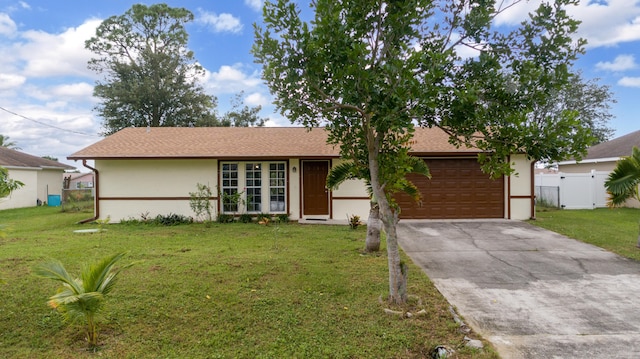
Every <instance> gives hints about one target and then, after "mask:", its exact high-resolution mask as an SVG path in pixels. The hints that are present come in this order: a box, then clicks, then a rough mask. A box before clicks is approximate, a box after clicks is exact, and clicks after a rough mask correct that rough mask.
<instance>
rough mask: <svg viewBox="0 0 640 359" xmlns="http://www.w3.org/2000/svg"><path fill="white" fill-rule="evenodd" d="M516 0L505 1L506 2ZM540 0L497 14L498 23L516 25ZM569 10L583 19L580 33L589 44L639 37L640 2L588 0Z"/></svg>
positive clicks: (579, 35)
mask: <svg viewBox="0 0 640 359" xmlns="http://www.w3.org/2000/svg"><path fill="white" fill-rule="evenodd" d="M514 1H516V0H508V1H505V5H510V4H513V3H514ZM540 3H541V0H530V1H523V2H520V3H518V4H515V5H514V6H512V7H510V8H508V9H507V10H505V11H504V12H503V13H502V14H500V15H499V16H497V17H496V19H495V22H496V24H497V25H507V26H513V25H517V24H519V23H520V22H521V21H523V20H526V19H527V14H528V13H530V12H533V11H535V9H536V8H537V7H538V6H540ZM567 12H568V13H569V15H570V16H572V17H573V18H575V19H577V20H580V21H582V23H581V24H580V26H579V28H578V32H577V36H578V37H582V38H584V39H586V40H587V42H588V44H587V47H591V48H593V47H601V46H613V45H616V44H619V43H622V42H631V41H636V40H640V3H639V2H638V1H630V0H608V1H606V2H604V1H597V2H596V1H587V0H582V1H580V2H579V4H578V5H577V6H568V7H567Z"/></svg>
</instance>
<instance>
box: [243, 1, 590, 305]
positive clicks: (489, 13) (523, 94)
mask: <svg viewBox="0 0 640 359" xmlns="http://www.w3.org/2000/svg"><path fill="white" fill-rule="evenodd" d="M518 2H520V1H515V2H514V3H513V4H511V5H506V7H510V6H517V5H518ZM577 2H578V1H577V0H555V1H551V2H544V3H542V4H541V5H540V6H539V8H538V9H537V10H536V11H535V12H534V13H532V14H530V17H529V19H528V20H526V21H524V22H523V23H522V24H521V25H520V26H517V27H515V28H513V29H508V30H504V31H500V30H502V29H493V28H492V22H493V20H494V19H495V17H496V16H498V14H499V13H501V12H502V11H504V10H505V8H506V7H501V6H503V4H504V3H503V2H498V3H496V2H495V1H485V0H461V1H448V0H446V1H445V0H442V1H430V0H407V1H383V0H378V1H370V0H341V1H340V0H339V1H332V0H317V1H313V2H312V7H313V9H314V10H315V17H314V19H313V21H311V22H310V23H307V22H304V21H302V19H301V18H300V11H299V9H298V8H297V5H296V4H295V3H293V2H291V1H287V0H278V1H276V2H274V3H271V2H267V3H266V4H265V7H264V23H265V26H264V29H263V28H262V27H260V26H257V25H256V26H255V37H256V41H255V44H254V47H253V53H254V55H255V57H256V62H258V63H261V64H262V65H263V78H264V80H265V81H266V83H267V84H268V86H269V88H270V90H271V92H272V93H273V94H274V95H275V98H276V99H275V104H276V106H277V107H278V109H279V110H280V111H281V113H282V114H283V115H285V116H287V117H288V118H290V119H291V120H292V121H293V122H296V123H300V124H302V125H304V126H307V127H316V126H321V125H324V126H326V128H327V130H328V131H329V142H330V143H332V144H337V145H339V146H340V151H341V155H342V156H343V157H344V158H346V159H349V160H353V161H354V162H356V163H366V164H367V165H368V168H369V174H370V181H371V188H372V191H373V194H374V196H375V197H376V198H377V199H378V203H379V206H380V211H381V215H382V220H383V223H384V228H385V231H386V233H387V251H388V260H389V291H390V297H389V298H390V300H391V301H392V302H396V303H402V302H404V301H405V299H406V293H403V291H404V290H405V289H406V271H405V270H404V269H403V267H402V265H401V262H400V256H399V252H398V246H397V236H396V231H395V226H396V223H397V221H398V212H399V209H398V208H397V207H396V206H395V205H394V203H393V199H392V197H391V195H392V194H393V193H394V192H396V191H398V190H400V188H401V184H402V181H403V179H404V178H405V175H406V174H407V173H409V172H411V170H412V168H411V162H410V159H409V150H410V147H411V140H412V134H413V131H414V126H416V125H419V126H426V127H434V126H437V127H439V128H441V129H443V130H444V131H446V132H447V133H448V134H449V135H450V141H451V142H452V143H454V144H456V145H464V144H467V145H471V146H475V147H477V148H479V149H481V150H483V151H485V155H483V156H482V158H481V160H483V164H484V165H483V168H484V169H485V171H487V172H489V173H491V174H492V175H493V176H500V175H501V174H504V173H509V172H510V171H511V169H510V164H509V163H508V162H507V161H506V159H508V158H509V155H510V154H513V153H524V154H526V155H527V156H528V157H529V158H530V159H532V160H557V159H561V158H565V157H567V156H576V157H580V155H582V154H583V153H584V151H585V149H586V146H587V145H588V144H590V143H591V142H592V141H593V136H592V135H591V131H590V129H589V128H587V127H585V126H584V125H583V123H582V122H581V121H580V120H579V118H578V113H577V111H575V110H571V109H568V110H564V111H561V112H559V113H558V114H557V116H555V117H554V118H553V119H551V118H548V117H543V118H538V117H535V116H534V112H535V110H536V109H537V108H540V107H543V106H546V105H547V104H548V103H549V101H550V99H551V96H550V95H551V94H552V93H553V92H554V91H560V90H562V89H563V88H565V87H566V86H567V84H568V83H569V79H570V78H571V76H572V74H571V72H570V69H571V65H572V62H573V61H574V60H575V59H576V57H577V55H578V54H579V53H581V52H582V47H583V45H584V41H582V40H573V39H572V35H573V33H574V32H575V31H576V29H577V26H578V22H577V21H575V20H573V19H571V18H570V17H569V16H568V15H567V13H566V9H565V7H566V6H568V5H574V4H577ZM462 48H472V49H474V50H475V51H476V52H477V56H472V57H463V56H461V53H460V50H461V49H462ZM486 154H490V155H486Z"/></svg>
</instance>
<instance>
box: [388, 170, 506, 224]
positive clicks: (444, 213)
mask: <svg viewBox="0 0 640 359" xmlns="http://www.w3.org/2000/svg"><path fill="white" fill-rule="evenodd" d="M426 162H427V165H428V166H429V170H430V171H431V179H428V178H426V177H424V176H418V175H408V176H407V179H409V180H410V181H411V182H413V183H414V184H415V185H416V186H417V187H418V188H419V189H420V191H421V192H422V206H419V205H418V204H416V203H415V202H414V201H413V200H412V199H411V198H410V197H409V196H407V195H406V194H404V193H399V194H397V195H396V196H395V198H396V201H397V202H398V204H399V205H400V208H401V209H402V211H401V212H400V218H415V219H456V218H504V180H503V179H502V178H500V179H497V180H492V179H491V178H489V175H487V174H485V173H483V172H482V170H481V169H480V165H479V164H478V160H477V159H475V158H465V159H427V160H426Z"/></svg>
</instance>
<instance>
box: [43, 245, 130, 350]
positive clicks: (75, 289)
mask: <svg viewBox="0 0 640 359" xmlns="http://www.w3.org/2000/svg"><path fill="white" fill-rule="evenodd" d="M125 254H126V253H125V252H122V253H117V254H114V255H112V256H109V257H106V258H104V259H103V260H101V261H100V262H98V263H96V264H93V265H90V266H88V267H85V268H84V269H83V270H82V272H81V278H73V277H71V275H69V273H68V272H67V270H66V269H65V268H64V266H63V265H62V263H60V262H59V261H57V260H51V261H49V262H45V263H41V264H39V265H37V266H36V267H35V268H34V272H35V274H36V275H37V276H39V277H42V278H48V279H53V280H55V281H59V282H62V287H61V288H60V289H59V290H58V293H57V294H55V295H53V296H51V297H49V302H48V304H49V306H51V307H52V308H54V309H57V310H58V311H59V312H60V313H61V314H62V315H63V317H64V318H65V320H66V321H68V322H70V323H73V322H82V321H84V322H85V324H86V330H87V341H88V343H89V346H90V347H95V346H97V345H98V330H97V319H98V315H99V314H100V312H101V311H102V309H103V307H104V300H105V296H106V295H107V294H109V293H110V292H111V291H112V290H113V287H114V285H115V283H116V278H117V276H118V274H119V273H120V272H121V271H122V270H123V269H125V268H127V267H130V266H131V265H132V264H129V265H126V266H124V267H120V268H119V269H116V270H114V269H113V266H114V265H115V264H116V262H118V261H119V260H120V259H121V258H122V257H123V256H124V255H125Z"/></svg>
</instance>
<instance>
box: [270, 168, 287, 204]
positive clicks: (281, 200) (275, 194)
mask: <svg viewBox="0 0 640 359" xmlns="http://www.w3.org/2000/svg"><path fill="white" fill-rule="evenodd" d="M286 174H287V172H286V170H285V165H284V163H270V164H269V211H271V212H285V209H286V203H287V202H286V198H285V192H286V191H285V190H286Z"/></svg>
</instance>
